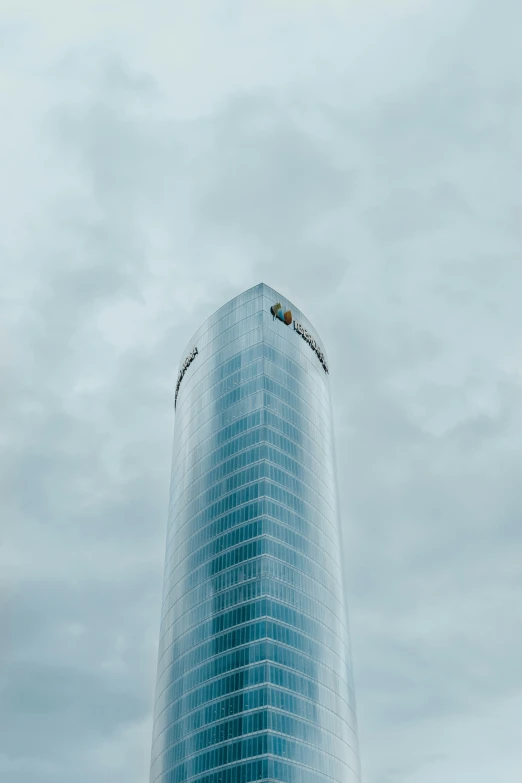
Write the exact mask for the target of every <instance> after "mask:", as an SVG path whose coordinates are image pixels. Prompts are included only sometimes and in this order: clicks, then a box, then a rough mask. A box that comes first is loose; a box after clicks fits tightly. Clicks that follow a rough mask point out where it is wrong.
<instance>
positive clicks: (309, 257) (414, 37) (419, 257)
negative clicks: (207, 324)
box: [0, 2, 522, 783]
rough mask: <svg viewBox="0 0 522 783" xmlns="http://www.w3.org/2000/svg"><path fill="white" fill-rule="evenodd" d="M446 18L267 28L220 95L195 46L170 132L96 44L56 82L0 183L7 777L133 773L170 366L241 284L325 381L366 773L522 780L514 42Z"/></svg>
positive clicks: (512, 11)
mask: <svg viewBox="0 0 522 783" xmlns="http://www.w3.org/2000/svg"><path fill="white" fill-rule="evenodd" d="M457 6H458V7H456V6H455V5H454V6H453V10H450V8H449V6H448V5H447V4H444V3H443V4H439V6H438V8H437V9H435V8H433V9H432V8H431V7H430V6H429V4H427V5H426V6H425V7H424V10H423V11H422V12H419V15H418V16H417V17H416V16H415V15H412V16H409V15H408V13H409V12H407V11H406V10H404V11H401V15H400V16H397V17H396V18H395V17H394V16H393V14H394V13H395V11H394V8H393V6H392V5H391V4H385V3H383V4H382V6H381V11H382V19H381V20H379V19H378V18H377V17H376V18H375V19H369V17H368V18H365V20H362V18H361V17H360V16H357V14H355V11H354V12H353V13H354V14H355V16H353V14H352V16H351V19H352V22H351V25H350V24H349V22H348V21H347V20H346V17H344V16H343V12H342V11H338V12H337V13H339V17H338V27H337V29H335V30H334V28H331V27H328V25H326V24H325V25H324V26H318V27H317V28H314V27H313V26H307V24H308V23H307V24H305V23H304V22H303V26H302V27H300V28H299V29H300V30H301V32H300V38H299V40H298V37H296V38H294V37H292V39H291V40H290V38H288V41H287V45H288V46H290V43H291V44H292V46H293V47H294V48H293V49H291V50H288V51H285V49H284V46H283V43H284V41H285V40H286V39H284V35H283V34H282V33H281V29H280V28H279V27H277V26H276V25H275V23H273V22H272V21H271V22H268V21H267V22H266V24H265V25H264V26H263V27H262V30H263V32H260V33H259V35H260V36H261V37H262V40H263V41H264V42H265V47H266V49H267V52H268V53H270V52H272V54H273V61H271V62H270V63H268V64H267V65H266V74H267V75H266V78H265V77H263V78H262V77H261V76H260V75H259V73H262V74H264V73H265V70H263V68H261V70H260V72H259V73H258V72H257V71H256V67H257V66H256V63H257V60H256V56H254V54H252V57H251V58H250V59H249V60H248V62H245V70H247V68H246V66H247V65H248V67H250V68H251V75H250V76H248V75H241V74H238V75H237V80H238V81H237V83H236V82H233V84H234V85H237V86H236V93H235V94H232V95H230V94H229V93H230V92H232V93H234V90H233V89H230V90H229V89H228V84H225V81H226V79H225V76H227V74H228V73H229V72H228V71H227V67H228V66H226V63H225V64H223V63H221V61H220V58H219V56H218V55H219V54H220V53H221V54H222V53H223V50H222V49H220V46H221V44H219V45H218V44H217V43H216V41H215V40H214V39H212V46H214V47H215V48H214V49H213V50H210V49H209V57H211V55H212V54H213V55H214V63H215V68H214V70H215V74H214V75H212V74H210V73H209V74H208V79H209V81H210V83H211V84H212V85H215V84H217V83H218V81H219V79H221V82H220V83H222V85H223V87H222V92H221V93H220V96H221V98H222V99H220V100H218V99H217V96H215V95H212V96H211V97H208V96H207V100H208V106H207V108H206V110H205V111H200V110H195V109H194V111H193V112H192V115H190V116H189V113H188V112H187V111H185V110H184V111H185V114H184V116H181V115H183V112H180V113H178V114H177V113H176V108H177V104H176V102H175V101H174V100H173V98H172V93H171V92H169V86H170V81H171V75H170V72H169V69H168V65H161V63H160V60H159V59H158V60H152V59H150V60H149V61H146V60H145V59H140V57H138V55H136V58H133V57H130V55H129V50H126V47H124V46H122V49H121V52H120V53H119V56H116V55H111V56H110V57H108V56H107V54H106V52H107V46H106V45H104V44H102V43H99V42H96V40H95V39H96V36H93V35H92V33H86V34H85V35H86V36H87V39H88V40H82V41H81V42H78V43H77V45H76V46H75V47H69V51H68V52H66V53H64V54H63V56H61V55H60V56H58V55H54V54H53V56H52V58H51V61H50V63H51V64H50V66H49V68H48V69H47V70H45V69H44V77H42V78H43V79H44V78H47V79H48V80H50V82H49V83H51V82H52V85H53V88H52V90H54V92H52V91H51V92H49V93H48V94H46V97H45V98H43V99H42V98H41V97H40V98H36V97H35V98H34V103H35V106H36V109H34V111H35V112H36V113H35V114H34V117H33V121H34V123H35V126H34V137H31V138H32V144H33V146H31V147H30V148H28V150H27V156H28V159H27V160H28V165H27V166H26V168H24V167H22V166H20V177H21V178H22V185H23V187H22V186H20V187H22V190H23V188H24V187H25V189H26V192H25V195H26V196H27V197H26V198H25V199H24V198H20V197H19V195H17V194H18V190H17V189H16V187H15V186H13V191H12V194H11V195H12V198H10V199H8V198H6V197H5V191H1V192H2V193H4V196H2V198H3V199H4V201H5V214H6V215H7V216H9V220H10V230H9V231H8V232H6V233H5V235H4V237H3V239H2V246H1V247H2V255H3V259H5V261H6V263H5V264H3V267H4V269H3V274H4V283H5V286H4V291H3V293H2V311H3V317H4V321H3V324H2V326H1V331H0V372H1V375H0V378H1V387H0V395H1V404H2V412H3V413H4V421H5V426H3V427H2V435H3V440H2V450H1V455H0V459H1V466H0V475H1V476H2V496H3V511H2V522H3V524H2V530H1V536H2V545H3V546H2V554H1V555H0V557H1V558H2V565H3V569H2V570H3V572H4V576H3V584H2V591H3V595H2V606H3V619H4V623H5V628H6V629H7V633H5V634H4V633H3V634H2V641H1V644H0V660H1V664H2V665H1V671H2V679H1V681H0V684H1V689H2V694H1V699H0V704H1V708H0V729H1V736H2V737H3V739H2V741H1V742H0V775H1V776H2V779H5V780H6V781H8V783H26V781H29V780H30V781H31V782H32V783H49V781H53V783H61V782H62V781H64V783H65V781H69V780H70V779H71V778H72V777H74V778H75V780H80V781H84V780H85V782H86V783H87V781H92V780H100V781H102V783H103V781H104V780H107V781H108V780H109V779H110V780H111V781H114V780H120V779H121V780H125V781H131V783H133V781H136V783H137V781H138V780H143V779H146V774H147V765H148V757H149V751H150V729H151V710H152V702H153V688H154V676H155V671H154V670H155V661H156V649H157V633H158V625H159V611H160V605H159V604H160V595H161V579H162V565H163V548H164V531H165V523H166V512H167V505H168V482H169V460H170V449H171V433H172V425H173V411H172V395H173V388H174V384H175V373H176V368H177V364H178V361H179V358H180V352H181V351H182V349H183V347H184V345H185V343H186V341H187V340H188V339H189V337H190V335H191V334H192V332H193V331H194V330H195V329H196V328H197V326H198V325H199V324H200V323H201V322H202V321H203V320H204V319H205V318H206V317H207V316H208V315H209V314H210V313H211V312H212V311H213V310H214V309H216V308H217V307H219V306H220V305H221V304H222V303H223V302H224V301H226V299H227V298H229V297H231V296H234V295H235V294H237V293H238V292H239V291H240V290H241V289H244V288H247V287H249V286H250V285H253V284H255V283H257V282H259V281H260V280H264V281H265V282H267V283H268V284H270V285H273V286H274V287H276V288H278V289H279V290H281V291H282V293H286V294H287V295H288V296H289V298H291V299H292V300H293V301H295V302H296V304H298V305H299V306H300V307H301V308H302V309H303V310H304V311H305V312H307V313H308V314H309V316H310V318H311V320H312V322H313V323H314V324H315V325H316V327H317V329H318V330H319V333H320V334H321V337H322V339H323V341H324V343H325V345H326V347H327V350H328V355H329V358H330V363H331V366H332V385H333V388H332V392H333V399H334V406H335V408H334V418H335V424H336V428H337V433H338V434H337V452H338V461H339V474H340V494H341V501H342V507H343V535H344V551H345V557H346V560H347V562H348V569H347V573H348V579H347V583H348V584H347V588H348V594H349V598H350V609H351V626H352V636H353V639H352V642H353V648H354V657H355V678H356V691H357V696H358V705H359V722H360V733H361V744H362V754H363V755H362V759H363V773H364V780H365V781H366V783H373V781H379V783H396V782H399V781H400V782H401V783H402V781H412V783H432V781H434V780H435V779H440V778H441V777H444V779H447V780H448V781H453V780H455V781H457V780H458V781H459V783H461V781H465V780H474V781H475V782H476V783H482V781H483V780H484V781H485V780H490V779H491V770H492V768H497V769H499V770H500V769H501V764H502V765H503V766H502V773H503V774H504V779H506V780H514V779H516V778H517V771H519V770H520V763H521V761H520V755H519V753H520V751H519V748H520V744H519V743H518V740H517V738H516V736H515V735H513V733H512V732H511V730H510V727H511V726H512V725H515V724H517V723H518V724H519V723H520V717H521V715H522V712H521V709H522V708H521V690H522V682H521V677H520V666H519V661H520V655H521V652H522V636H521V633H520V623H519V622H518V618H519V616H520V609H519V607H520V590H521V581H520V565H519V564H520V552H521V547H522V541H521V533H520V525H519V520H520V517H521V512H522V507H521V500H520V491H519V486H518V485H519V474H520V470H519V465H518V463H519V459H518V455H519V451H520V446H521V443H520V432H521V429H520V423H521V417H522V410H521V404H520V381H521V377H522V376H521V361H522V354H521V342H520V333H521V332H520V328H521V317H520V312H519V310H520V307H519V298H520V297H519V291H520V289H521V284H522V267H521V266H520V263H519V259H520V243H521V233H520V215H521V214H522V212H521V203H520V188H519V185H518V182H517V178H516V173H515V172H516V170H517V162H518V161H519V158H520V147H519V143H518V139H519V138H520V137H521V135H522V133H521V132H522V112H521V106H522V103H521V92H520V89H519V86H518V85H517V79H518V73H519V71H520V55H519V53H518V41H517V39H516V35H515V31H516V30H518V29H519V27H520V21H521V20H520V19H519V18H518V17H519V16H520V11H519V8H518V5H517V4H515V3H513V2H506V3H504V4H503V5H502V8H498V9H493V7H492V6H491V5H490V4H484V3H479V2H475V3H473V2H469V3H462V4H460V5H459V4H457ZM24 8H25V5H24ZM137 14H138V11H137V10H136V8H134V6H132V7H130V8H129V25H131V24H134V21H133V20H135V19H139V18H140V17H139V16H137ZM348 16H350V14H348ZM267 19H268V17H267ZM166 21H167V20H166ZM148 23H149V22H148ZM201 23H202V24H207V22H206V21H205V20H204V19H202V21H201ZM67 24H69V25H70V30H71V35H73V30H74V31H76V27H75V25H74V24H73V21H72V20H70V19H69V20H68V21H67ZM183 24H187V27H186V29H187V30H189V31H191V32H193V28H192V27H191V26H190V24H189V23H188V22H187V21H186V20H184V21H183ZM215 24H216V25H217V22H215ZM310 24H311V23H310ZM244 25H245V27H244V33H245V36H247V37H248V36H250V30H251V27H250V26H249V22H248V20H247V21H245V22H244ZM271 25H273V27H271ZM387 25H389V27H388V28H387V27H386V26H387ZM157 26H158V24H157V22H156V27H157ZM133 29H134V28H133ZM136 29H137V28H136ZM208 29H209V30H210V25H209V28H208ZM212 29H213V28H212ZM271 30H272V35H273V39H272V38H271V37H270V31H271ZM267 31H269V32H267ZM385 32H386V33H387V35H384V33H385ZM187 34H188V33H187ZM33 35H34V32H33ZM74 35H78V33H77V31H76V32H74ZM358 35H359V36H361V38H360V40H361V41H364V42H365V45H364V46H362V44H361V43H359V44H357V36H358ZM42 36H43V33H42ZM89 36H91V37H90V38H89ZM263 36H264V38H263ZM281 36H282V37H281ZM372 36H373V37H372ZM31 40H34V39H31ZM42 40H43V38H42ZM137 40H138V39H137V38H135V39H133V47H134V49H133V47H132V46H131V51H135V52H136V53H137V52H138V48H139V47H138V48H136V47H137V44H136V42H137ZM248 40H249V41H251V40H253V39H251V38H248ZM158 41H161V36H160V35H159V31H158ZM272 43H273V47H272V49H270V45H271V44H272ZM341 43H342V46H341ZM307 45H308V46H309V47H312V48H313V51H314V52H315V54H316V56H317V57H319V56H320V57H321V67H318V66H317V67H315V68H311V69H310V70H308V71H306V72H305V70H304V69H305V66H304V62H305V58H304V54H303V52H302V51H301V49H303V51H304V50H306V48H307ZM42 46H43V44H42ZM158 46H159V44H158ZM209 46H210V44H209ZM223 46H225V44H223ZM252 46H254V44H252ZM408 46H409V57H408V58H407V59H406V60H405V59H404V58H403V57H402V56H399V55H400V54H401V53H402V51H403V50H404V51H405V50H406V48H407V47H408ZM43 48H45V47H43ZM116 48H117V47H116ZM254 48H255V47H254ZM17 51H18V50H17ZM61 51H63V50H61ZM161 51H163V50H161ZM253 51H254V49H253ZM281 53H284V54H285V57H286V59H284V58H283V55H282V54H281ZM292 53H293V55H294V62H297V63H298V64H299V67H300V68H301V67H302V69H303V75H302V77H300V78H299V79H298V78H297V77H296V76H295V74H296V71H295V70H294V69H293V68H292V67H291V66H290V65H288V67H286V68H285V63H287V61H288V60H290V59H291V54H292ZM160 54H161V52H160ZM160 54H158V58H159V57H160ZM4 56H5V57H15V53H14V51H13V48H12V47H11V49H9V48H8V49H7V50H5V51H4ZM25 56H26V57H27V61H28V62H33V61H34V60H33V58H34V54H30V53H29V52H26V53H25ZM147 56H148V57H152V55H150V53H149V54H148V55H147ZM269 56H270V55H269V54H267V57H268V58H269ZM16 57H17V58H18V59H17V60H16V62H17V63H18V62H19V59H20V58H21V54H20V51H18V53H17V54H16ZM223 59H226V58H223ZM131 61H133V62H134V64H133V65H132V66H131V65H130V64H129V63H130V62H131ZM147 62H150V63H152V62H154V63H155V65H154V67H152V66H150V67H148V66H147ZM166 62H167V64H168V62H169V61H168V60H167V61H166ZM517 64H518V67H517ZM187 67H188V66H187ZM221 68H223V69H224V70H220V69H221ZM204 70H205V69H203V71H204ZM236 70H237V69H236ZM207 71H208V67H207ZM179 73H180V72H179V71H177V72H176V73H172V79H174V81H175V84H176V85H177V87H176V89H180V92H179V100H180V103H181V102H182V101H181V99H182V97H183V98H184V99H186V95H185V94H184V93H183V96H182V93H181V88H180V87H179V85H180V84H181V83H182V82H183V79H182V78H181V77H180V75H179ZM191 73H192V72H191ZM193 73H194V91H195V92H196V93H198V95H199V98H198V100H201V101H203V98H202V96H203V95H204V90H205V83H204V78H203V77H201V81H199V82H198V79H199V78H200V76H199V75H198V74H199V71H198V68H197V67H195V66H194V72H193ZM274 74H276V75H274ZM21 78H22V77H21V76H20V79H21ZM234 78H236V77H234ZM249 79H250V81H251V85H249V83H248V80H249ZM49 90H51V88H50V87H49ZM207 90H208V87H207ZM22 95H23V92H22ZM24 100H25V98H23V97H22V98H21V99H20V101H22V102H23V101H24ZM39 101H40V102H39ZM184 105H185V104H184ZM20 106H22V103H20ZM13 107H15V104H14V103H13ZM23 107H24V108H23V111H22V109H16V108H13V112H14V114H13V115H12V116H14V119H16V120H17V121H18V122H19V123H20V125H19V127H20V128H22V127H23V128H27V123H25V121H24V117H26V112H27V113H29V108H28V107H27V106H26V104H25V103H23ZM31 111H32V109H31ZM17 112H19V113H17ZM27 116H29V114H27ZM31 116H33V115H31ZM14 128H15V124H14V121H13V125H12V128H11V125H7V126H6V128H5V130H4V133H5V136H6V144H4V145H3V150H4V152H3V154H4V155H5V170H6V171H11V168H10V167H11V166H12V165H13V163H12V160H11V159H10V158H9V157H8V151H9V150H12V149H13V148H14V149H16V147H13V145H12V142H11V139H12V138H14V137H13V136H12V135H10V134H11V133H12V129H14ZM13 132H14V131H13ZM20 132H21V131H20ZM10 145H11V146H10ZM6 150H7V152H6ZM3 160H4V159H3V158H2V161H3ZM33 163H35V164H36V163H37V164H38V165H33ZM518 168H519V167H518ZM35 201H38V205H37V207H34V206H33V205H34V202H35ZM517 216H518V217H517ZM11 218H12V219H11ZM28 736H30V737H31V738H32V739H31V741H30V742H28V740H27V737H28ZM517 743H518V744H517ZM500 747H502V762H500V759H499V758H498V757H499V753H498V752H497V750H496V749H497V748H500ZM495 765H496V766H495ZM498 779H500V778H498Z"/></svg>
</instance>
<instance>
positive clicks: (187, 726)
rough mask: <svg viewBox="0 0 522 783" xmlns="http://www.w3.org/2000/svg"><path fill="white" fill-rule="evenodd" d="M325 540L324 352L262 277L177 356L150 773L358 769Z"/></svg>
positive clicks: (210, 776) (224, 781)
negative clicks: (280, 314)
mask: <svg viewBox="0 0 522 783" xmlns="http://www.w3.org/2000/svg"><path fill="white" fill-rule="evenodd" d="M278 302H279V303H281V302H283V309H284V310H285V311H287V310H290V311H291V313H292V316H293V322H292V323H291V324H288V323H285V322H284V321H283V320H282V319H280V318H276V317H274V316H273V315H272V313H271V307H272V306H273V305H275V304H276V303H278ZM296 322H297V323H296ZM196 349H197V350H196ZM340 550H341V548H340V540H339V511H338V500H337V486H336V477H335V456H334V443H333V428H332V418H331V406H330V394H329V383H328V365H327V359H326V353H325V351H324V348H323V347H322V345H321V342H320V340H319V338H318V336H317V333H316V332H315V330H314V328H313V326H312V325H311V324H310V323H309V322H308V320H307V319H306V318H305V316H304V315H303V314H302V313H300V312H299V311H298V310H297V309H296V308H295V307H294V306H293V305H291V304H290V303H289V302H288V300H285V299H284V298H283V297H281V295H280V294H278V293H277V292H276V291H273V290H272V289H271V288H269V287H268V286H265V285H263V284H261V285H258V286H256V287H255V288H252V289H250V290H249V291H246V292H245V293H243V294H241V296H238V297H236V298H235V299H233V300H232V301H231V302H228V304H226V305H225V306H224V307H222V308H221V309H220V310H218V311H217V312H216V313H214V315H213V316H211V317H210V318H209V319H208V320H207V321H206V322H205V323H204V324H203V326H201V328H200V329H199V330H198V331H197V332H196V334H195V335H194V337H193V339H192V340H191V342H190V344H189V345H188V346H187V349H186V351H185V353H184V355H183V357H182V360H181V364H180V373H179V375H178V382H177V386H176V422H175V430H174V452H173V461H172V477H171V495H170V507H169V520H168V532H167V551H166V558H165V579H164V591H163V610H162V619H161V630H160V645H159V655H158V675H157V688H156V705H155V714H154V730H153V740H152V762H151V775H150V781H151V783H185V781H187V782H189V781H190V783H249V782H250V781H254V780H263V781H273V782H276V781H277V783H279V781H285V782H287V783H332V781H335V782H336V783H353V782H354V781H356V780H359V759H358V742H357V721H356V714H355V700H354V692H353V681H352V671H351V654H350V643H349V634H348V628H347V618H346V609H345V605H344V592H343V583H342V560H341V551H340Z"/></svg>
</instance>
